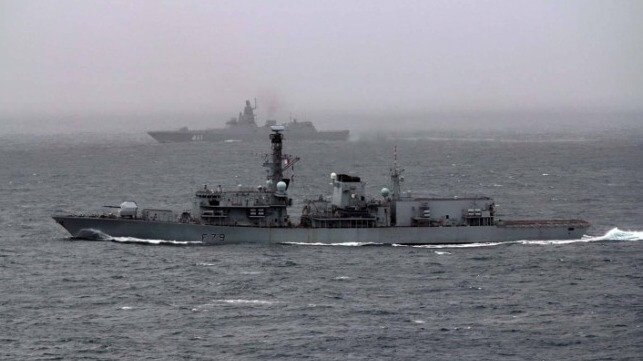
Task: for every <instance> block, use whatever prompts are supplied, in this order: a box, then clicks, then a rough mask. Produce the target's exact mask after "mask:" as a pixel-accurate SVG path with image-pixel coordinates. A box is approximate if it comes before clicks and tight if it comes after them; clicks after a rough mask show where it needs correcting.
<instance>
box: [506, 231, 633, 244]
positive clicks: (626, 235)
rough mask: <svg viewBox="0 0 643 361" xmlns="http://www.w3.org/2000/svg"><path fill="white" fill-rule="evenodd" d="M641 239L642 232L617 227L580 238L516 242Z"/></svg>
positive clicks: (542, 242)
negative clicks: (597, 234)
mask: <svg viewBox="0 0 643 361" xmlns="http://www.w3.org/2000/svg"><path fill="white" fill-rule="evenodd" d="M641 240H643V232H640V231H622V230H620V229H618V228H612V229H610V230H609V231H607V233H605V234H604V235H602V236H583V238H581V239H561V240H534V241H517V243H520V244H534V245H556V244H571V243H589V242H600V241H641Z"/></svg>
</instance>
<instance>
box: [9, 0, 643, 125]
mask: <svg viewBox="0 0 643 361" xmlns="http://www.w3.org/2000/svg"><path fill="white" fill-rule="evenodd" d="M642 11H643V7H642V5H641V3H640V2H638V1H610V2H604V1H580V0H578V1H565V2H550V1H538V2H531V1H501V2H492V3H487V2H465V3H460V2H451V1H431V2H426V1H405V2H403V3H392V2H389V1H361V0H359V1H351V2H350V3H346V2H344V1H325V2H323V3H320V2H317V1H297V2H291V1H275V2H271V3H266V4H263V3H261V4H260V3H257V2H255V1H243V0H242V1H235V2H232V3H218V2H213V3H209V2H169V1H161V2H135V3H131V2H78V1H67V0H58V1H47V0H45V1H38V2H28V1H27V2H25V1H14V0H8V1H3V2H2V4H0V134H7V133H31V132H38V133H69V132H79V131H80V132H92V131H94V132H110V133H113V132H116V131H128V132H135V131H138V132H140V131H144V130H148V129H156V128H159V129H173V128H178V127H180V126H184V125H186V126H189V127H214V126H222V125H223V124H224V122H225V121H226V120H228V119H229V118H230V117H232V116H236V115H237V114H238V112H239V110H241V107H242V105H243V101H245V100H246V99H251V100H252V99H253V98H257V101H258V105H259V112H260V118H261V119H262V120H265V119H277V120H279V121H287V120H288V119H289V117H290V116H291V115H292V116H293V117H296V118H298V119H301V120H311V121H314V122H315V123H316V124H317V125H318V126H319V127H320V128H322V129H329V128H336V127H341V126H343V127H348V128H351V130H356V131H357V130H361V129H367V130H370V129H377V130H380V129H382V130H389V128H390V127H391V125H390V124H391V123H392V122H393V123H395V124H396V125H397V127H403V128H405V129H403V130H404V131H413V130H414V129H415V128H418V127H419V128H422V129H424V128H425V127H424V126H423V125H425V123H426V125H427V128H428V127H431V128H435V127H440V128H449V129H452V128H453V127H455V128H457V129H462V128H465V129H466V128H467V127H472V128H482V129H484V128H489V127H495V128H503V127H507V126H512V125H515V123H516V122H518V124H520V125H518V127H521V126H522V125H525V124H533V123H534V121H535V120H534V116H529V114H532V115H533V114H536V117H535V118H536V120H538V119H540V118H543V117H540V116H538V115H537V114H538V113H549V114H550V115H551V113H560V114H565V113H567V114H572V116H571V117H569V116H563V117H560V116H559V117H558V119H559V120H560V121H556V123H557V124H559V123H562V124H564V125H565V126H566V127H577V128H579V129H582V128H583V126H584V125H585V118H587V116H586V115H591V114H592V113H597V112H598V113H634V114H638V115H637V117H638V119H640V114H641V112H642V110H643V109H642V108H641V104H643V85H642V84H643V71H642V70H643V69H641V64H643V50H642V49H641V47H640V44H641V43H642V42H643V39H642V35H641V34H643V28H642V25H641V22H640V21H639V19H638V16H637V14H640V13H641V12H642ZM503 113H508V114H509V115H508V116H506V115H505V116H503ZM516 113H517V114H519V116H514V115H515V114H516ZM521 113H527V115H525V114H523V115H520V114H521ZM575 113H578V114H582V115H583V116H574V115H573V114H575ZM502 118H504V119H502ZM545 118H546V117H545ZM550 118H551V117H550ZM612 118H613V117H612ZM397 127H396V128H397Z"/></svg>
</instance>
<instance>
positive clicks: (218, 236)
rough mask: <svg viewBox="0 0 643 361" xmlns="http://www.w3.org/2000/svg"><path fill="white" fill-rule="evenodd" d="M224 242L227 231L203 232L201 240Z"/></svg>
mask: <svg viewBox="0 0 643 361" xmlns="http://www.w3.org/2000/svg"><path fill="white" fill-rule="evenodd" d="M207 241H212V242H217V241H218V242H223V241H225V233H203V234H201V242H207Z"/></svg>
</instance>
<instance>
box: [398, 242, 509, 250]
mask: <svg viewBox="0 0 643 361" xmlns="http://www.w3.org/2000/svg"><path fill="white" fill-rule="evenodd" d="M501 244H503V242H487V243H483V242H476V243H462V244H419V245H411V246H410V247H413V248H429V249H433V248H437V249H440V248H478V247H493V246H498V245H501Z"/></svg>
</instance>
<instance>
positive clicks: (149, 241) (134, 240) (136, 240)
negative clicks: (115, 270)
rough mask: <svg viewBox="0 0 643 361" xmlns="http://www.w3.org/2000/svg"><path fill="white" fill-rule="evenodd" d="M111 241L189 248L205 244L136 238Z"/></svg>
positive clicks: (120, 238) (117, 238)
mask: <svg viewBox="0 0 643 361" xmlns="http://www.w3.org/2000/svg"><path fill="white" fill-rule="evenodd" d="M110 240H111V241H113V242H118V243H139V244H151V245H177V246H187V245H196V244H203V242H201V241H173V240H165V239H143V238H135V237H111V238H110Z"/></svg>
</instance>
